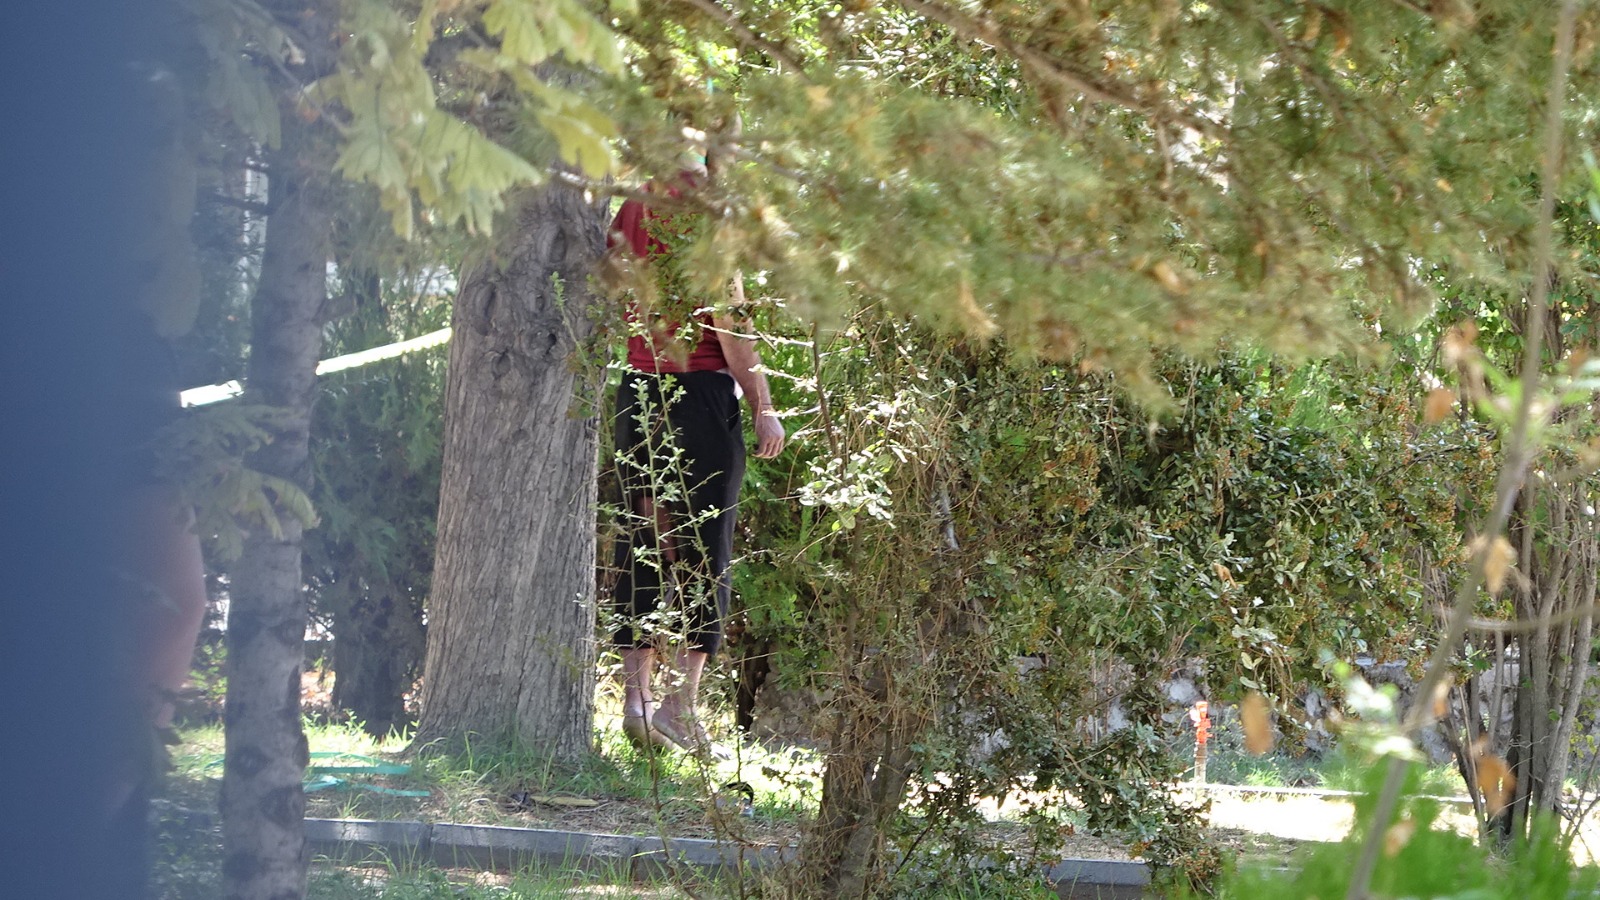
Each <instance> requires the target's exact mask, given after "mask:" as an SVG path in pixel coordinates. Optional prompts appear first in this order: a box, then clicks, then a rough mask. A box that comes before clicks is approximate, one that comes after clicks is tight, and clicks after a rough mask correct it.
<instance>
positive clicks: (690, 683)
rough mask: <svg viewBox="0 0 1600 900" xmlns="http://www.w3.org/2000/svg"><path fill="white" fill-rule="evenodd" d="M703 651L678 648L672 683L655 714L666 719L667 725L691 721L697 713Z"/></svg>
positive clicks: (704, 667) (702, 668)
mask: <svg viewBox="0 0 1600 900" xmlns="http://www.w3.org/2000/svg"><path fill="white" fill-rule="evenodd" d="M707 658H708V657H707V655H706V654H705V652H703V651H700V650H679V651H678V653H677V656H676V657H675V658H674V660H673V668H674V671H673V673H672V675H673V681H672V684H671V685H670V686H669V688H668V690H667V696H666V698H665V699H663V700H662V701H661V706H660V708H659V709H658V710H657V711H656V715H657V716H659V717H662V718H665V719H667V724H668V725H676V724H678V723H680V722H690V721H693V720H694V718H695V717H696V715H697V713H696V710H695V704H696V703H697V702H698V701H699V699H700V676H701V674H703V673H704V672H705V670H706V659H707Z"/></svg>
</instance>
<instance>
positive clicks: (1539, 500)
mask: <svg viewBox="0 0 1600 900" xmlns="http://www.w3.org/2000/svg"><path fill="white" fill-rule="evenodd" d="M1529 481H1530V483H1529V484H1528V486H1527V487H1525V488H1524V490H1523V494H1522V497H1521V498H1520V499H1519V500H1518V506H1517V517H1516V520H1515V521H1514V523H1513V527H1512V531H1511V536H1512V539H1513V541H1514V542H1516V543H1517V544H1518V545H1519V554H1518V561H1517V568H1518V571H1519V572H1520V573H1521V575H1522V576H1523V577H1522V580H1521V581H1520V583H1519V584H1518V585H1517V587H1516V589H1515V590H1516V594H1515V596H1516V610H1517V619H1518V621H1520V622H1525V623H1537V624H1536V625H1535V626H1534V627H1533V629H1532V630H1530V631H1527V632H1525V633H1521V634H1518V635H1517V639H1516V646H1517V650H1518V663H1519V666H1520V668H1519V677H1518V679H1517V684H1516V693H1515V698H1514V701H1513V702H1514V704H1515V705H1514V706H1513V715H1512V734H1511V735H1510V737H1509V740H1508V741H1507V744H1508V752H1507V754H1506V756H1507V762H1508V763H1509V764H1510V767H1511V772H1512V775H1513V776H1514V777H1515V778H1516V784H1515V787H1514V793H1513V795H1512V798H1511V806H1510V810H1509V812H1508V814H1507V815H1506V817H1505V819H1504V821H1503V823H1502V827H1503V829H1504V830H1505V831H1506V832H1507V833H1508V834H1511V835H1516V836H1523V835H1526V834H1527V833H1528V828H1529V824H1530V821H1531V817H1532V816H1533V815H1534V814H1535V813H1537V812H1540V811H1543V812H1550V813H1554V812H1557V811H1559V809H1560V807H1561V794H1562V790H1563V789H1564V784H1565V782H1566V777H1567V770H1568V768H1569V764H1570V762H1571V759H1572V733H1573V728H1574V726H1575V724H1576V721H1577V712H1578V704H1579V701H1580V700H1581V699H1582V694H1583V687H1584V685H1585V684H1586V683H1587V681H1588V675H1589V654H1590V652H1591V650H1592V645H1593V622H1594V612H1593V609H1592V604H1593V603H1594V600H1595V588H1596V579H1597V574H1600V534H1597V533H1596V532H1597V529H1596V526H1595V521H1594V518H1593V517H1592V516H1591V515H1589V514H1587V513H1586V512H1584V508H1585V506H1586V505H1587V503H1588V500H1587V497H1588V495H1589V491H1588V488H1589V487H1590V485H1589V484H1588V483H1587V481H1586V480H1584V479H1581V478H1580V479H1576V480H1574V481H1571V482H1561V481H1548V482H1547V481H1546V480H1545V479H1537V480H1536V479H1530V480H1529ZM1535 529H1537V533H1535Z"/></svg>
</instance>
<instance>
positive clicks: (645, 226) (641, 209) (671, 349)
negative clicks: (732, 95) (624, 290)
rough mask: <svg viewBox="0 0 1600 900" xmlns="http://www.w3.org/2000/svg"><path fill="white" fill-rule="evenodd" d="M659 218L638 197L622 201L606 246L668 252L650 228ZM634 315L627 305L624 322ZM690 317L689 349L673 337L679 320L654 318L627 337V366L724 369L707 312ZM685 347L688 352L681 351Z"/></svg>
mask: <svg viewBox="0 0 1600 900" xmlns="http://www.w3.org/2000/svg"><path fill="white" fill-rule="evenodd" d="M693 177H695V176H694V175H693V174H692V173H690V174H687V175H686V176H685V178H686V180H687V179H689V178H693ZM691 183H692V182H691ZM667 192H668V194H669V195H670V196H674V197H676V196H677V195H678V189H677V188H675V187H674V188H668V189H667ZM660 221H662V219H661V217H659V216H657V215H656V214H655V213H653V212H651V211H650V208H649V207H647V206H645V205H644V204H643V203H641V202H639V201H638V200H629V201H628V202H626V203H624V204H622V209H620V210H618V211H617V217H616V219H614V220H612V222H611V230H610V231H609V232H607V234H606V246H607V247H615V246H617V245H619V244H621V243H623V242H624V241H625V242H627V244H628V247H629V249H631V250H633V254H634V255H635V256H637V257H639V258H641V259H651V258H653V257H656V256H661V255H663V254H666V253H667V252H669V251H668V248H667V245H666V244H663V243H662V242H661V240H660V239H659V238H657V237H656V236H655V235H654V234H652V233H651V231H650V224H649V223H651V222H660ZM638 315H639V310H638V308H637V307H633V308H630V309H629V310H628V321H630V322H635V321H638ZM694 319H695V322H696V323H697V324H698V326H699V327H698V328H697V329H691V333H692V332H693V331H698V332H699V340H698V341H697V342H696V343H695V345H694V347H693V348H688V347H686V346H684V345H685V343H686V342H684V341H680V340H679V339H678V338H677V336H676V335H677V332H678V331H680V330H681V329H682V324H683V323H681V322H668V321H655V322H652V323H650V325H649V327H648V329H647V330H648V332H649V333H648V336H646V335H634V336H632V337H630V338H628V365H629V366H631V367H633V368H634V369H637V370H639V371H640V372H714V371H716V370H718V369H725V368H727V367H728V360H727V358H726V357H724V356H723V355H722V342H721V341H719V340H718V339H717V333H716V331H714V330H712V328H711V327H710V326H711V315H710V314H709V313H698V314H696V315H695V317H694ZM685 350H687V351H688V352H687V353H685Z"/></svg>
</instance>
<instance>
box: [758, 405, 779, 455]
mask: <svg viewBox="0 0 1600 900" xmlns="http://www.w3.org/2000/svg"><path fill="white" fill-rule="evenodd" d="M783 440H784V433H783V422H782V421H780V420H779V419H778V414H777V413H776V412H774V411H773V410H772V408H771V407H766V408H764V409H759V410H757V411H756V458H757V459H771V458H773V457H774V456H777V455H778V454H779V453H780V452H782V450H783Z"/></svg>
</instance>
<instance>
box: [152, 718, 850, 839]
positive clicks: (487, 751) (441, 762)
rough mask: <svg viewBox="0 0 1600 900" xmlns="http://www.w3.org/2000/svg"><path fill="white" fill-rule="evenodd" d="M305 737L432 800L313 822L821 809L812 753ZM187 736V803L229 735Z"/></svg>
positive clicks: (349, 805) (317, 733)
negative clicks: (747, 791)
mask: <svg viewBox="0 0 1600 900" xmlns="http://www.w3.org/2000/svg"><path fill="white" fill-rule="evenodd" d="M305 729H306V736H307V741H308V743H309V745H310V749H311V751H312V752H313V753H316V752H333V751H337V752H345V753H354V754H360V755H362V756H370V757H378V758H383V759H393V760H400V761H405V762H409V763H410V764H411V772H410V774H408V775H404V776H382V777H368V776H361V775H350V776H340V777H343V778H344V779H345V780H346V781H347V782H348V783H350V784H352V785H359V784H363V783H365V784H374V785H380V786H384V787H392V788H398V789H402V790H426V791H428V792H429V795H430V796H429V797H428V798H427V799H426V800H419V799H414V798H408V797H394V796H389V795H385V794H381V793H373V792H368V791H364V790H361V789H359V788H355V789H351V790H346V791H333V790H324V791H318V792H315V793H313V794H311V795H310V800H311V804H310V805H311V809H312V812H310V814H311V815H321V816H331V817H339V818H393V819H423V820H428V821H453V822H474V823H480V824H516V823H518V822H520V821H522V819H521V817H519V816H518V814H517V813H516V812H515V811H511V810H507V809H504V808H503V807H502V805H501V802H500V801H502V800H504V799H505V798H508V797H510V796H511V795H512V794H514V793H517V792H527V793H529V794H533V795H543V796H563V797H582V798H589V799H594V800H602V801H618V800H620V801H634V802H643V803H646V804H648V805H650V806H652V807H655V808H657V809H658V810H659V812H660V813H661V815H662V817H664V818H665V819H667V820H668V821H667V824H671V819H672V818H673V817H674V816H680V817H693V818H696V819H699V818H703V816H704V809H705V807H706V805H707V804H708V803H709V802H710V798H711V797H712V795H713V794H714V793H716V792H717V791H719V790H720V789H721V787H722V786H724V785H726V784H728V783H730V782H735V781H742V782H744V783H746V784H748V785H750V787H751V788H752V789H753V791H754V793H755V802H754V809H753V811H752V813H753V815H752V818H753V819H754V820H756V821H758V822H762V823H765V824H779V823H789V824H793V823H796V822H798V821H799V820H800V818H801V817H802V816H803V815H804V814H806V813H807V812H808V811H810V810H812V809H814V808H815V806H816V803H817V799H818V796H819V793H820V789H821V788H820V784H821V760H820V757H818V756H817V754H815V753H812V752H810V751H803V750H795V749H790V748H784V749H783V750H768V749H765V748H762V747H760V746H757V745H754V744H745V745H738V746H735V747H734V748H733V749H735V751H736V757H735V758H734V759H732V760H726V761H720V762H716V763H713V764H710V765H705V764H702V763H700V762H699V761H697V760H695V759H694V758H692V757H690V756H688V755H687V754H682V753H661V754H657V755H655V757H654V759H651V758H647V757H646V756H645V755H644V754H642V753H641V752H640V751H638V750H636V749H635V748H634V747H632V746H631V745H630V744H629V743H628V742H627V741H626V740H625V739H624V738H623V736H622V735H621V733H620V732H619V731H617V730H616V729H614V728H609V727H604V724H602V727H600V728H599V729H597V731H596V734H595V750H596V752H594V753H592V754H590V755H589V756H587V757H585V758H584V759H582V760H580V761H578V762H577V763H575V764H574V763H566V764H562V763H557V762H555V761H553V760H551V759H550V758H549V757H548V756H546V755H543V754H541V753H539V752H537V751H535V750H532V749H530V748H526V747H507V746H504V745H497V744H488V743H486V742H482V741H474V740H470V739H469V740H467V741H464V742H463V744H462V745H461V746H460V747H459V748H457V749H455V750H453V751H451V752H444V751H442V750H436V749H434V748H408V746H407V739H406V738H405V736H393V737H390V738H389V739H386V740H377V739H374V738H372V737H371V736H369V735H367V734H365V733H364V732H362V731H361V730H360V729H359V728H358V727H356V726H353V725H347V724H326V723H316V722H311V721H307V722H306V723H305ZM181 736H182V738H183V743H182V744H181V745H180V746H178V747H177V748H176V750H175V752H174V759H173V761H174V764H175V766H176V773H175V779H176V781H177V782H179V785H178V787H179V793H180V794H181V795H183V796H184V797H194V796H198V795H200V794H203V793H204V785H206V784H208V783H211V782H213V781H214V780H215V779H217V778H220V776H221V769H220V766H219V765H218V763H217V761H218V760H220V759H221V757H222V747H223V737H222V729H221V726H217V725H211V726H204V727H200V728H194V729H189V730H186V731H184V732H182V734H181ZM408 750H409V752H408ZM313 762H314V763H315V762H317V761H316V760H313ZM657 824H660V823H657Z"/></svg>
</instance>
